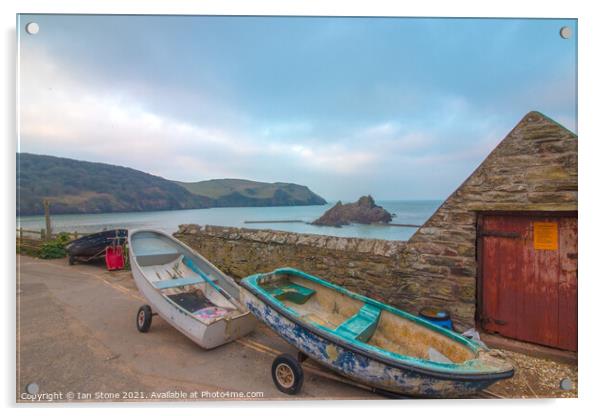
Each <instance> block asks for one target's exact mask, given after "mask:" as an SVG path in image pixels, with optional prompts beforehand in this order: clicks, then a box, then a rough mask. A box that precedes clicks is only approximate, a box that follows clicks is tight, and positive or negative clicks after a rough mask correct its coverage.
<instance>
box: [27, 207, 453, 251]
mask: <svg viewBox="0 0 602 416" xmlns="http://www.w3.org/2000/svg"><path fill="white" fill-rule="evenodd" d="M343 202H345V201H343ZM442 202H443V201H441V200H411V201H376V203H377V204H378V205H380V206H382V207H383V208H385V209H386V210H387V211H389V212H390V213H391V214H394V217H393V221H392V224H405V225H416V226H420V225H422V224H423V223H424V222H425V221H426V220H427V219H428V218H429V217H430V216H431V215H432V214H433V213H434V212H435V210H437V208H438V207H439V206H440V205H441V203H442ZM333 205H334V202H331V203H328V204H327V205H310V206H293V207H245V208H209V209H189V210H178V211H149V212H119V213H109V214H64V215H51V223H52V230H53V232H55V233H58V232H61V231H67V232H75V231H77V232H80V233H92V232H97V231H102V230H109V229H113V228H128V229H134V228H154V229H159V230H163V231H166V232H168V233H173V232H174V231H176V230H177V229H178V225H180V224H200V225H222V226H230V227H244V228H253V229H271V230H281V231H292V232H297V233H308V234H322V235H331V236H338V237H359V238H372V239H381V240H401V241H405V240H408V239H409V238H410V237H411V236H412V235H413V234H414V233H415V232H416V230H417V228H416V227H397V226H391V225H364V224H351V225H347V226H343V227H340V228H337V227H327V226H316V225H311V224H308V223H309V222H311V221H314V220H315V219H317V218H319V217H320V216H321V215H322V214H323V213H324V212H326V210H328V209H329V208H330V207H332V206H333ZM51 214H52V208H51ZM246 221H262V222H260V223H246ZM264 221H300V222H264ZM17 227H22V228H23V229H25V230H38V231H39V230H40V229H42V228H45V220H44V216H24V217H17Z"/></svg>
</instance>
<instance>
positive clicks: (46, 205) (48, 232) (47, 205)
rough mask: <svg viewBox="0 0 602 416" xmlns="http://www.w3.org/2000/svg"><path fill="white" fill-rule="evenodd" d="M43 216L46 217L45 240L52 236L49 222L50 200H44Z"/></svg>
mask: <svg viewBox="0 0 602 416" xmlns="http://www.w3.org/2000/svg"><path fill="white" fill-rule="evenodd" d="M44 217H46V241H48V240H50V239H51V238H52V226H51V224H50V201H48V200H47V199H45V200H44Z"/></svg>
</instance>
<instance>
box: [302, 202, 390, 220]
mask: <svg viewBox="0 0 602 416" xmlns="http://www.w3.org/2000/svg"><path fill="white" fill-rule="evenodd" d="M392 219H393V216H392V215H391V214H390V213H389V212H388V211H387V210H386V209H384V208H383V207H381V206H379V205H376V203H375V202H374V199H372V197H371V196H370V195H368V196H362V197H361V198H360V199H358V200H357V201H356V202H352V203H349V204H343V203H342V202H341V201H339V202H337V203H336V205H335V206H333V207H332V208H330V209H329V210H328V211H326V212H325V213H324V215H322V216H321V217H320V218H318V219H317V220H315V221H314V222H312V224H314V225H330V226H333V227H341V226H343V225H348V224H351V223H358V224H378V223H382V224H386V223H389V222H391V220H392Z"/></svg>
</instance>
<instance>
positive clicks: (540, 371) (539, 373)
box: [489, 350, 578, 398]
mask: <svg viewBox="0 0 602 416" xmlns="http://www.w3.org/2000/svg"><path fill="white" fill-rule="evenodd" d="M503 353H504V354H505V355H506V356H507V357H508V359H509V360H510V361H512V362H513V364H514V366H515V368H516V372H515V375H514V377H513V378H511V379H509V380H504V381H500V382H499V383H496V384H494V385H493V386H491V387H490V388H489V391H490V392H491V393H494V394H496V395H499V396H502V397H504V398H544V397H546V398H550V397H577V392H578V372H577V365H576V364H574V365H573V364H565V363H560V362H556V361H552V360H548V359H543V358H535V357H531V356H529V355H525V354H520V353H517V352H512V351H507V350H503ZM564 378H568V379H569V380H570V381H571V384H572V389H570V390H562V389H561V388H560V381H561V380H562V379H564Z"/></svg>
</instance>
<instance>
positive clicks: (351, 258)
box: [176, 112, 577, 351]
mask: <svg viewBox="0 0 602 416" xmlns="http://www.w3.org/2000/svg"><path fill="white" fill-rule="evenodd" d="M176 236H177V237H178V238H180V239H182V240H184V241H186V242H187V243H189V244H190V245H191V246H193V247H195V248H197V249H198V250H199V251H200V252H201V253H202V254H204V255H205V256H206V257H208V258H209V259H210V260H211V261H213V262H214V263H215V264H216V265H217V266H218V267H220V268H222V269H223V270H224V271H225V272H227V273H230V274H231V275H233V276H235V277H244V276H246V275H248V274H252V273H256V272H260V271H269V270H272V269H274V268H277V267H283V266H291V267H297V268H301V269H303V270H305V271H307V272H309V273H313V274H316V275H318V276H321V277H323V278H326V279H329V280H331V281H333V282H334V283H337V284H341V285H344V286H345V287H347V288H349V289H350V290H354V291H357V292H360V293H363V294H365V295H367V296H371V297H374V298H377V299H379V300H382V301H384V302H387V303H390V304H392V305H395V306H397V307H400V308H402V309H405V310H407V311H409V312H412V313H417V312H418V311H419V310H420V309H421V308H422V307H425V306H432V307H437V308H443V309H446V310H448V311H450V312H451V314H452V318H453V319H454V322H455V324H456V327H457V329H460V330H462V329H466V328H469V327H474V326H476V327H478V328H479V329H482V330H485V331H489V332H496V333H500V334H502V335H504V336H507V337H511V338H515V339H519V340H523V341H529V342H533V343H537V344H543V345H548V346H552V347H556V348H561V349H566V350H573V351H576V349H577V344H576V342H577V136H576V135H575V134H573V133H572V132H570V131H569V130H567V129H565V128H564V127H562V126H561V125H559V124H558V123H556V122H554V121H553V120H550V119H549V118H547V117H546V116H544V115H542V114H541V113H538V112H530V113H528V114H527V115H526V116H525V117H524V118H523V119H522V120H521V121H520V122H519V123H518V124H517V125H516V127H514V129H512V131H511V132H510V133H509V134H508V135H507V136H506V137H505V138H504V139H503V140H502V141H501V142H500V143H499V145H498V146H497V147H496V148H495V149H494V150H493V151H492V152H491V153H490V154H489V156H487V158H486V159H485V160H484V161H483V162H482V164H481V165H480V166H479V167H478V168H477V169H476V170H475V171H474V172H473V174H472V175H470V176H469V177H468V178H467V179H466V180H465V181H464V183H462V184H461V185H460V186H459V187H458V189H456V191H454V192H453V193H452V194H451V195H450V196H449V197H448V198H447V199H446V200H445V202H444V203H443V204H442V205H441V207H440V208H439V209H438V210H437V211H436V212H435V213H434V214H433V215H432V216H431V218H430V219H429V220H427V221H426V222H425V224H424V225H423V226H422V227H421V228H419V229H418V230H417V231H416V233H415V234H414V235H413V236H412V237H411V238H410V240H408V241H407V242H401V241H400V242H395V241H380V240H362V239H356V238H340V237H329V236H318V235H309V234H296V233H287V232H281V231H270V230H248V229H238V228H229V227H215V226H207V227H199V226H196V225H183V226H180V230H179V231H178V232H177V233H176Z"/></svg>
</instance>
